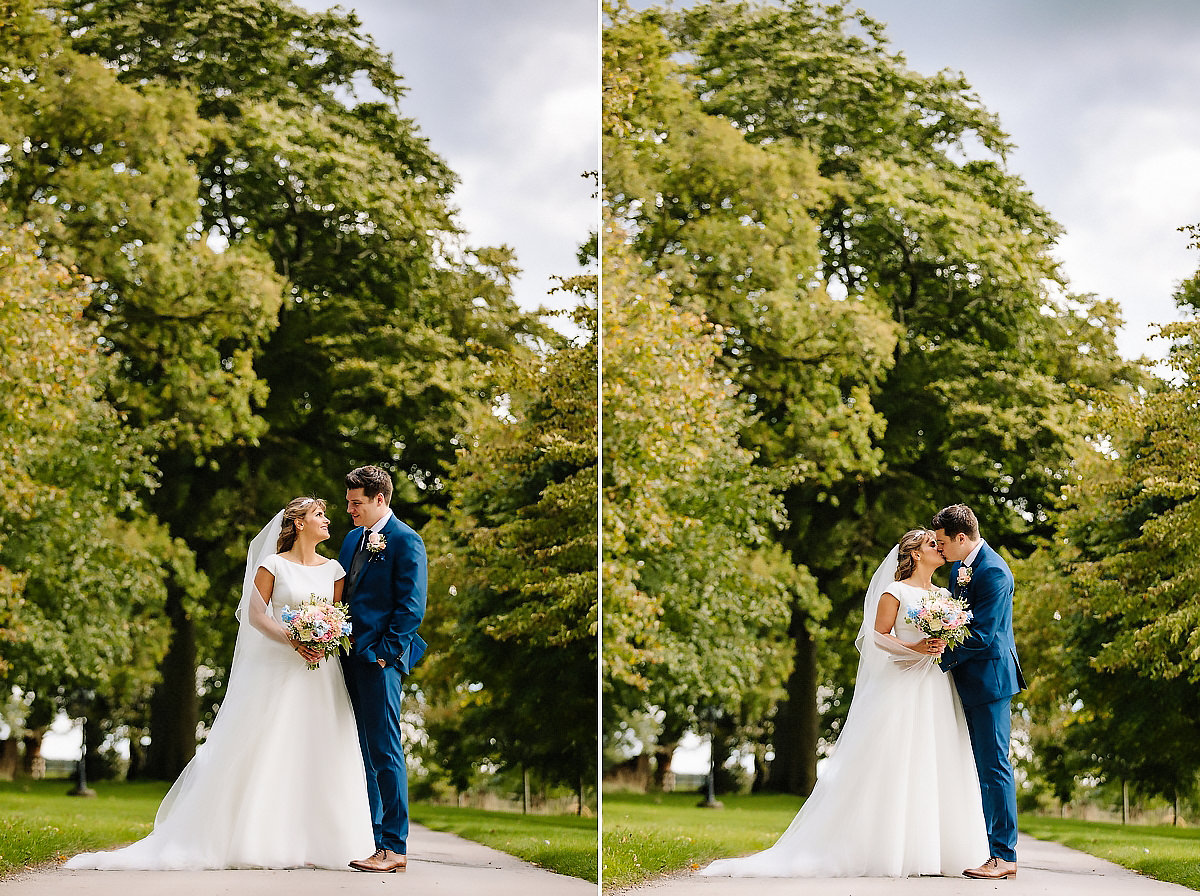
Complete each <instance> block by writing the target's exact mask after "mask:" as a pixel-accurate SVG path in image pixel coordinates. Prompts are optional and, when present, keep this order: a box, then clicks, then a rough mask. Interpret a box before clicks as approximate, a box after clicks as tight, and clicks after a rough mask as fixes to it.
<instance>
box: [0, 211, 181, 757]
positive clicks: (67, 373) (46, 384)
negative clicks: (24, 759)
mask: <svg viewBox="0 0 1200 896" xmlns="http://www.w3.org/2000/svg"><path fill="white" fill-rule="evenodd" d="M90 292H91V285H90V284H87V283H86V282H83V281H81V280H80V279H79V278H78V277H77V276H76V275H74V274H73V273H72V272H71V271H69V270H68V269H67V268H65V267H64V266H62V265H60V264H57V263H54V262H49V261H47V260H46V259H45V258H44V257H42V255H41V254H40V252H39V249H38V244H37V240H36V237H35V234H34V232H33V230H32V229H31V228H28V227H23V228H15V229H14V228H11V227H9V226H7V225H3V224H0V332H2V333H3V334H4V335H3V339H2V340H0V361H2V363H0V393H2V394H3V395H4V396H5V400H4V402H3V404H2V405H0V458H2V461H0V463H2V464H3V473H2V475H0V507H2V508H3V510H2V511H0V581H2V583H3V584H2V586H0V684H2V685H3V686H4V687H5V688H6V693H7V692H10V691H11V689H12V688H18V689H19V690H20V691H21V693H22V695H23V696H22V702H23V705H24V706H25V707H26V708H27V710H28V714H27V716H26V717H25V718H24V719H21V720H19V721H20V722H21V723H22V724H23V725H24V727H25V728H26V729H27V731H28V733H29V735H30V737H31V742H32V743H34V744H36V742H37V741H38V740H39V739H40V732H41V730H42V729H44V728H45V727H46V726H47V725H48V724H49V722H50V721H51V719H52V717H53V714H54V712H55V711H56V710H58V709H62V708H67V707H68V706H69V705H73V704H77V703H78V700H77V699H75V698H76V696H77V695H78V694H80V693H82V692H85V691H89V692H93V693H95V695H96V697H97V698H98V699H99V700H101V701H103V702H104V704H105V705H106V706H108V707H110V710H111V711H110V713H108V715H109V716H110V717H111V718H110V721H117V722H122V721H127V720H128V714H129V713H131V712H135V711H136V708H137V707H138V706H139V705H142V704H143V703H144V699H145V694H146V692H147V690H148V688H149V686H150V684H151V682H152V681H153V677H154V673H155V670H156V667H157V664H158V661H159V660H160V659H161V658H162V654H163V650H164V649H165V647H166V637H167V629H166V625H165V623H164V620H163V615H162V610H163V603H164V600H165V590H164V588H163V584H162V582H163V579H164V578H165V577H166V573H167V570H168V569H170V568H171V567H172V566H173V565H178V566H179V567H180V568H179V569H178V570H177V572H178V573H179V574H180V575H182V576H192V577H194V575H195V572H194V570H192V569H190V568H189V567H188V561H189V560H190V556H189V555H188V554H187V552H186V551H184V550H181V549H180V546H177V545H175V544H173V543H172V542H171V540H170V539H169V538H168V537H167V535H166V533H165V532H164V531H163V529H162V528H161V527H160V526H157V525H156V524H155V523H154V521H153V520H151V519H147V518H146V516H145V513H144V511H143V510H142V508H141V507H140V504H139V501H138V498H137V494H138V492H139V491H140V489H141V488H142V487H143V485H144V483H145V480H146V477H147V476H148V474H149V471H150V465H149V459H148V458H147V456H146V454H145V450H144V449H145V446H144V445H143V444H142V443H141V441H140V440H139V435H138V433H136V432H132V433H131V432H130V431H128V430H127V428H126V427H125V426H124V425H123V421H122V420H121V417H120V415H119V414H118V412H117V411H116V410H115V409H114V408H113V407H112V406H111V405H110V404H109V403H108V402H107V401H105V399H104V387H105V384H106V383H107V382H108V381H109V380H110V378H111V377H112V376H113V375H114V370H113V368H114V363H113V360H112V359H111V358H110V357H108V356H107V355H105V354H104V353H103V352H102V351H101V349H100V347H99V345H98V343H97V337H98V336H99V328H98V327H97V326H96V325H95V324H94V323H91V322H88V321H87V320H86V319H85V318H84V316H83V315H84V311H85V309H86V308H87V306H88V304H89V302H90ZM83 708H85V709H87V708H88V707H86V706H85V707H83ZM89 714H90V713H89ZM96 745H98V741H96V742H94V743H93V746H96ZM35 749H36V747H35Z"/></svg>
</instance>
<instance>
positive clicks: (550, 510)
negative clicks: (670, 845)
mask: <svg viewBox="0 0 1200 896" xmlns="http://www.w3.org/2000/svg"><path fill="white" fill-rule="evenodd" d="M565 287H566V288H568V289H570V290H571V291H573V292H575V293H576V294H577V295H578V296H579V298H580V299H581V300H582V301H583V304H581V305H580V307H579V308H578V309H577V311H576V312H575V313H574V314H573V324H572V325H571V326H570V329H574V330H576V335H574V336H572V337H561V336H556V337H553V338H552V340H551V342H550V344H549V345H547V346H545V348H544V351H543V352H541V353H539V354H538V355H536V356H531V357H529V358H526V359H515V360H514V359H513V358H512V357H511V356H506V357H501V358H498V359H497V363H496V365H495V367H494V368H493V370H492V371H491V372H490V375H491V376H492V377H493V378H494V380H495V388H496V390H497V392H498V393H499V394H501V395H502V396H503V400H502V401H500V402H498V403H491V402H489V403H479V404H477V406H476V409H475V413H474V414H473V415H472V419H471V423H470V426H469V427H468V429H467V432H466V434H465V437H464V439H463V443H462V444H461V446H460V448H459V456H458V459H457V461H456V463H455V464H454V466H453V467H452V468H451V469H450V471H449V474H448V477H447V483H446V490H447V492H448V493H449V495H450V497H451V501H450V504H449V507H448V508H447V510H446V511H445V513H444V514H442V515H441V516H440V517H439V518H438V519H437V520H436V521H435V523H433V524H431V526H430V533H431V539H430V544H431V548H432V550H431V556H432V558H433V562H432V568H433V575H432V580H433V599H432V600H431V604H432V605H433V607H434V609H433V610H432V612H431V616H432V620H431V621H432V622H433V623H434V624H433V626H432V628H433V632H432V634H431V637H433V638H434V642H433V646H434V648H435V649H434V650H433V651H432V653H433V657H432V659H431V665H432V666H433V667H434V669H433V671H432V672H431V674H430V676H429V678H428V679H426V680H427V681H428V684H429V686H428V687H424V688H423V690H425V692H426V696H427V697H428V698H429V699H430V702H431V706H430V709H429V711H427V712H426V714H425V722H426V728H427V731H428V734H429V736H430V739H431V741H432V743H431V749H430V750H429V755H431V756H432V757H433V759H434V761H435V762H436V763H437V764H438V765H440V766H441V767H442V768H444V769H446V770H448V771H449V772H450V774H451V776H452V777H453V779H454V780H455V782H456V784H457V785H458V786H459V787H460V789H461V788H463V787H465V784H466V782H467V781H468V780H469V779H470V777H471V775H472V773H473V772H475V771H477V770H478V769H479V768H481V767H482V766H483V765H485V764H491V765H493V766H495V767H497V768H501V769H513V770H523V771H528V772H531V773H532V775H533V777H534V779H535V780H540V781H541V782H542V783H543V784H564V785H569V786H570V787H572V788H573V789H575V790H576V792H577V794H578V797H579V807H580V811H582V809H583V805H584V800H585V797H586V793H587V792H588V791H589V790H590V788H591V786H592V782H593V781H594V780H595V774H596V751H597V747H596V711H597V707H596V696H597V695H596V668H597V666H596V663H597V649H596V648H597V634H598V633H597V625H598V605H597V584H598V582H597V577H596V556H597V537H596V535H597V531H596V520H597V507H596V502H597V483H596V464H597V443H596V425H597V419H596V404H597V397H598V391H597V387H598V379H597V369H596V363H597V361H596V356H597V345H598V341H597V329H596V309H595V276H594V275H582V276H580V277H578V278H573V279H571V280H568V281H567V282H566V284H565Z"/></svg>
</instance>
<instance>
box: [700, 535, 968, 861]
mask: <svg viewBox="0 0 1200 896" xmlns="http://www.w3.org/2000/svg"><path fill="white" fill-rule="evenodd" d="M895 556H896V552H895V551H893V553H892V554H890V555H889V557H888V560H885V561H884V563H883V565H882V566H880V569H879V571H878V572H877V573H876V574H875V579H874V580H873V581H872V587H871V590H869V591H868V593H867V600H866V602H865V604H866V605H865V607H864V621H863V626H862V628H861V629H860V632H859V638H858V641H857V643H858V646H859V650H860V651H861V657H860V660H859V671H858V681H857V683H856V685H855V692H854V699H853V701H852V702H851V704H850V711H849V714H848V715H847V717H846V723H845V726H844V727H843V729H842V733H841V736H840V737H839V738H838V741H837V744H836V746H835V748H834V751H833V754H832V755H831V756H830V757H829V759H828V760H826V762H825V763H824V767H823V769H822V773H821V775H820V777H819V778H818V780H817V784H816V787H815V788H813V792H812V795H811V796H810V797H809V798H808V800H807V801H805V803H804V805H803V806H802V807H801V808H800V811H799V812H798V813H797V815H796V817H795V819H794V820H793V821H792V823H791V825H790V826H789V827H788V829H787V830H786V831H784V833H783V835H782V836H781V837H780V838H779V841H778V842H777V843H776V844H775V845H774V846H772V847H770V848H769V849H767V850H764V851H763V852H760V853H756V854H755V855H751V856H746V857H743V858H737V859H721V860H718V861H716V862H713V863H712V864H711V865H709V866H708V867H707V868H705V869H703V870H702V871H701V872H700V873H701V874H703V875H708V876H718V877H720V876H724V877H909V876H912V875H921V874H929V875H938V874H944V875H954V876H958V875H960V874H961V873H962V870H963V869H964V868H970V867H973V866H975V865H978V864H979V863H980V862H982V861H983V860H984V859H986V858H987V857H988V840H987V832H986V828H985V826H984V820H983V805H982V800H981V798H980V794H979V779H978V777H977V775H976V772H975V760H974V758H973V755H972V753H971V740H970V737H969V735H968V734H967V725H966V719H965V717H964V716H963V710H962V703H961V701H960V700H959V698H958V692H957V691H956V690H955V688H954V683H953V682H952V681H951V678H950V676H949V675H948V674H946V673H944V672H942V670H941V668H940V667H939V666H938V665H937V662H936V660H935V659H934V658H933V657H929V656H922V655H920V654H917V653H915V652H913V651H906V650H903V649H902V648H898V647H897V646H896V645H895V642H892V641H887V640H886V639H884V638H882V637H876V636H875V632H874V623H875V609H876V606H877V604H878V600H879V596H880V595H881V594H883V593H891V594H892V595H893V596H895V597H896V599H897V600H899V602H900V612H899V614H898V616H897V620H896V625H895V628H894V632H895V634H896V636H897V637H898V638H900V639H901V640H903V641H909V642H912V641H919V640H920V639H921V638H923V637H925V636H924V635H923V634H922V633H921V632H920V631H918V630H917V629H915V628H913V627H912V626H911V625H909V624H908V622H907V621H906V620H905V616H904V614H905V611H906V610H907V609H908V608H909V607H910V606H912V605H913V603H914V602H915V601H917V600H919V599H920V597H921V595H922V594H923V593H924V592H923V591H922V590H921V589H920V588H915V587H913V586H911V585H903V584H901V583H899V582H895V581H892V580H891V577H894V574H895V569H896V564H895ZM889 561H890V564H889ZM889 567H890V568H889Z"/></svg>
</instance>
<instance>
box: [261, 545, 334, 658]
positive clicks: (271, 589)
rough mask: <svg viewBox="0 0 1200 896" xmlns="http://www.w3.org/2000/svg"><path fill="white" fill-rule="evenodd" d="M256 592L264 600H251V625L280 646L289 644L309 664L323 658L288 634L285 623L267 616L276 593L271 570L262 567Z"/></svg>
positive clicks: (318, 652) (316, 651)
mask: <svg viewBox="0 0 1200 896" xmlns="http://www.w3.org/2000/svg"><path fill="white" fill-rule="evenodd" d="M254 590H255V592H256V593H257V594H258V595H259V596H260V597H261V598H262V600H261V601H259V600H254V599H253V598H251V600H250V624H251V625H252V626H254V627H255V628H256V629H258V630H259V631H260V632H262V633H263V634H264V635H266V636H267V637H268V638H270V639H271V640H272V641H278V642H279V643H280V644H287V645H288V646H289V647H291V648H293V649H294V650H296V651H297V652H298V653H299V654H300V655H301V656H302V657H304V659H305V660H306V661H307V662H310V663H315V662H316V661H317V660H319V659H320V658H321V656H322V654H321V652H320V651H319V650H314V649H313V648H311V647H305V646H304V645H303V644H301V643H300V642H299V641H297V640H296V639H295V638H293V637H292V636H291V635H289V634H288V632H287V629H286V628H284V627H283V623H282V622H280V621H279V620H278V619H276V618H274V617H273V616H268V615H267V606H268V605H269V604H270V603H271V595H272V594H274V593H275V576H274V575H273V574H272V573H271V571H270V570H268V569H266V568H265V567H262V566H260V567H259V568H258V572H256V573H255V574H254Z"/></svg>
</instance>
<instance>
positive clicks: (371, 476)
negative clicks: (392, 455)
mask: <svg viewBox="0 0 1200 896" xmlns="http://www.w3.org/2000/svg"><path fill="white" fill-rule="evenodd" d="M346 488H348V489H350V488H361V489H362V490H363V494H364V495H366V496H367V497H368V498H371V499H374V497H375V496H376V495H383V503H384V504H386V505H390V504H391V503H392V477H391V476H389V475H388V473H387V470H381V469H379V467H373V466H367V467H355V468H354V469H353V470H351V471H350V472H349V473H347V474H346Z"/></svg>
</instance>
